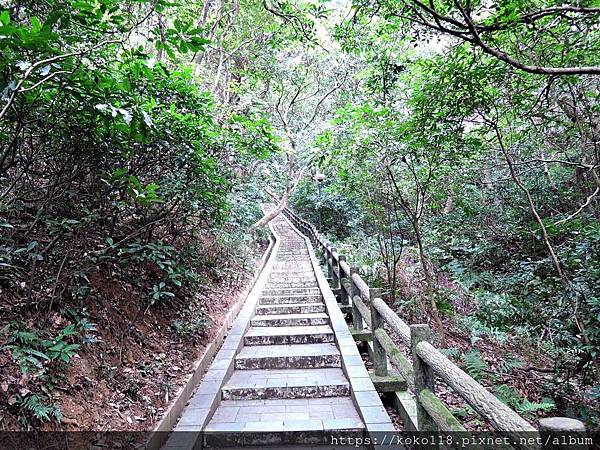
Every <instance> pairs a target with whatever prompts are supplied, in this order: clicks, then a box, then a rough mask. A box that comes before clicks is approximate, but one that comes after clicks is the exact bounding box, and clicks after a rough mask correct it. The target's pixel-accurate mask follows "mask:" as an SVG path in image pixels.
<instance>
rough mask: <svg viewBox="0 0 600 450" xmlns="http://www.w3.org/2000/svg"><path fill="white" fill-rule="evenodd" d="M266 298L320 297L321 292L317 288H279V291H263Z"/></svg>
mask: <svg viewBox="0 0 600 450" xmlns="http://www.w3.org/2000/svg"><path fill="white" fill-rule="evenodd" d="M262 293H263V295H265V296H277V295H319V294H320V293H321V291H320V290H319V288H317V287H314V288H312V287H310V288H279V289H263V292H262Z"/></svg>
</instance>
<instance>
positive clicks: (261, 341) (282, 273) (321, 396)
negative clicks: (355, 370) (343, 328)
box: [204, 221, 364, 446]
mask: <svg viewBox="0 0 600 450" xmlns="http://www.w3.org/2000/svg"><path fill="white" fill-rule="evenodd" d="M275 227H276V228H277V232H278V233H279V235H280V237H281V240H282V243H281V246H280V248H279V252H278V253H277V257H276V261H275V264H274V266H273V268H272V270H271V274H270V278H269V280H268V282H267V284H266V286H265V288H264V289H263V292H262V295H261V297H260V299H259V302H258V305H257V306H256V309H255V316H254V317H253V318H252V319H251V320H250V328H249V329H248V330H247V331H246V333H245V335H244V337H243V341H244V346H243V347H242V348H241V350H240V351H239V353H238V354H237V355H236V357H235V365H234V369H235V370H234V371H233V374H232V375H231V377H230V378H229V380H228V381H227V382H226V384H225V386H223V387H222V388H221V393H222V401H221V403H220V405H219V406H218V408H217V410H216V411H215V413H214V415H213V417H212V420H211V421H210V422H209V424H208V426H207V427H206V428H205V430H204V431H205V444H206V445H207V446H242V445H246V446H247V445H252V446H264V445H274V444H276V445H281V444H296V445H306V444H327V442H326V436H329V435H335V434H337V433H340V432H343V434H344V435H348V434H354V435H362V434H363V431H364V424H363V422H362V420H361V419H360V416H359V414H358V412H357V411H356V408H355V407H354V404H353V403H352V399H351V397H350V383H349V381H348V379H347V378H346V376H345V375H344V372H343V371H342V368H341V365H342V359H341V354H340V351H339V349H338V348H337V346H336V345H335V336H334V333H333V330H332V328H331V326H330V322H329V316H328V314H327V309H326V306H325V303H324V301H323V296H322V294H321V291H320V290H319V287H318V283H317V279H316V276H315V273H314V271H313V267H312V264H311V261H310V256H309V253H308V249H307V247H306V243H305V241H304V239H303V238H302V237H300V236H299V235H298V234H297V233H296V232H295V231H294V230H293V229H292V228H291V227H289V225H287V224H286V223H285V222H283V223H282V221H278V223H276V224H275ZM240 431H241V432H240Z"/></svg>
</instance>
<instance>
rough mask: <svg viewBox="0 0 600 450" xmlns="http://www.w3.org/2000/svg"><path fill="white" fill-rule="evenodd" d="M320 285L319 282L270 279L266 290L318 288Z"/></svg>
mask: <svg viewBox="0 0 600 450" xmlns="http://www.w3.org/2000/svg"><path fill="white" fill-rule="evenodd" d="M318 287H319V284H318V283H317V280H316V279H314V280H308V281H285V280H278V279H276V278H275V279H270V280H269V281H267V284H266V286H265V289H282V288H301V289H306V288H318Z"/></svg>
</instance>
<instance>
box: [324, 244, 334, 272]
mask: <svg viewBox="0 0 600 450" xmlns="http://www.w3.org/2000/svg"><path fill="white" fill-rule="evenodd" d="M331 263H332V261H331V245H329V241H325V265H326V266H327V278H329V279H331V278H332V276H331V273H332V272H333V270H332V267H331V266H332V264H331Z"/></svg>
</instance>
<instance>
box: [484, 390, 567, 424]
mask: <svg viewBox="0 0 600 450" xmlns="http://www.w3.org/2000/svg"><path fill="white" fill-rule="evenodd" d="M494 393H495V394H496V396H497V397H498V398H499V399H500V400H501V401H502V402H503V403H505V404H506V405H508V406H510V407H511V408H513V409H514V410H515V411H516V412H517V413H519V414H521V415H522V416H528V417H532V416H535V414H536V413H537V412H539V411H552V410H553V409H554V408H555V407H556V405H555V403H554V401H553V400H552V399H549V398H543V399H542V401H541V402H531V401H529V399H528V398H526V397H521V396H520V395H519V394H518V393H516V392H515V391H514V389H512V388H511V387H509V386H507V385H506V384H499V385H496V386H494Z"/></svg>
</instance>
